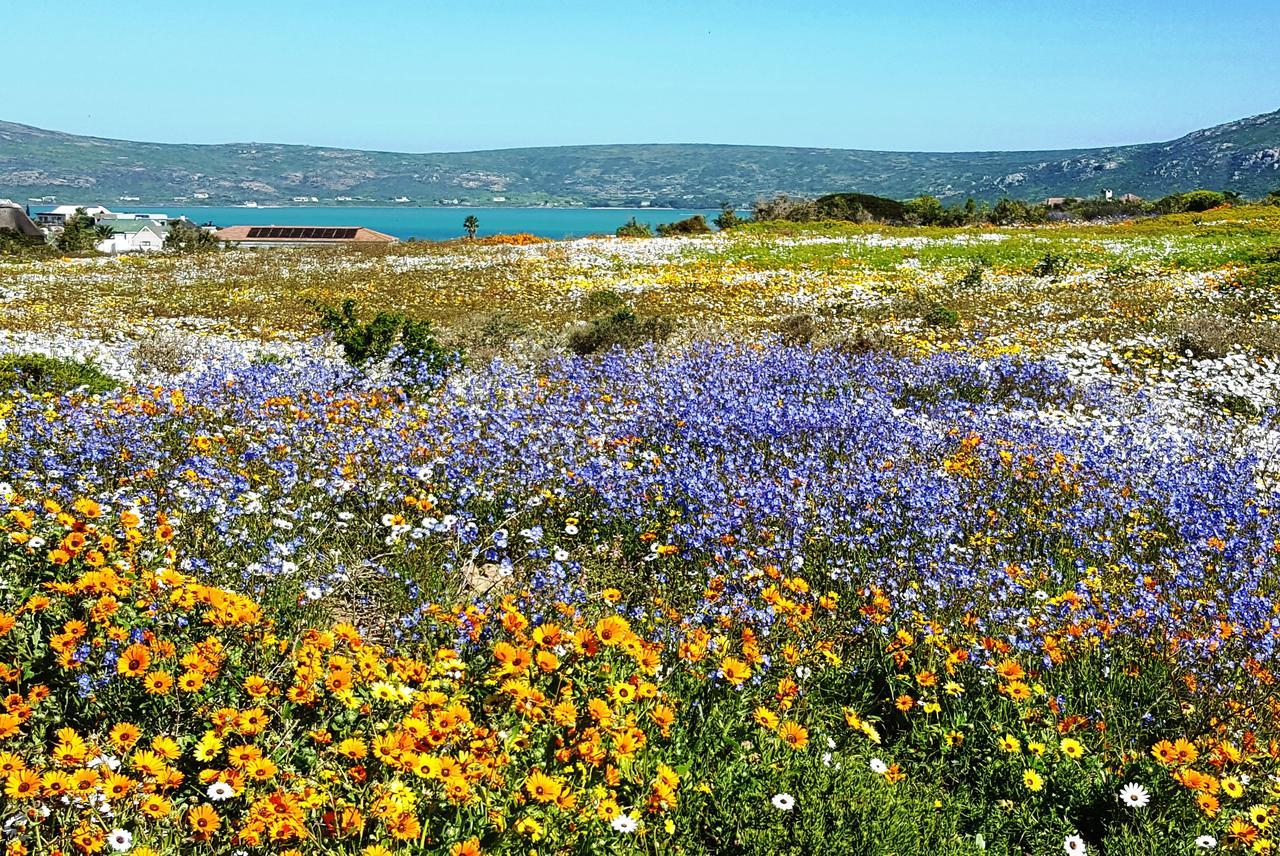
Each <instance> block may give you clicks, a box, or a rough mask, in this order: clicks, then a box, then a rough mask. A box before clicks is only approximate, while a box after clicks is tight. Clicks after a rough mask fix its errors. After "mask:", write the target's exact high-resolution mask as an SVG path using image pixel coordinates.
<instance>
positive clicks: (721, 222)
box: [711, 205, 747, 232]
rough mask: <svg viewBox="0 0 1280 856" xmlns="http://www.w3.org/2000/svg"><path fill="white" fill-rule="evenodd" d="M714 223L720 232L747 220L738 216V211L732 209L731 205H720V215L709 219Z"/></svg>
mask: <svg viewBox="0 0 1280 856" xmlns="http://www.w3.org/2000/svg"><path fill="white" fill-rule="evenodd" d="M711 222H712V223H715V224H716V228H717V229H719V230H720V231H721V232H724V231H726V230H728V229H733V228H735V227H737V226H741V225H742V224H743V223H745V222H747V221H746V220H743V219H742V218H741V217H739V216H738V212H737V211H735V210H734V208H733V206H732V205H722V206H720V216H719V217H717V218H716V219H714V220H712V221H711Z"/></svg>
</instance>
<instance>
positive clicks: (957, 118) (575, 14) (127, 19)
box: [0, 0, 1280, 151]
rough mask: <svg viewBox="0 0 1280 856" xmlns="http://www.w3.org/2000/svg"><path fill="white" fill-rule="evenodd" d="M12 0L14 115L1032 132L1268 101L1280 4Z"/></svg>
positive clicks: (516, 140) (505, 138)
mask: <svg viewBox="0 0 1280 856" xmlns="http://www.w3.org/2000/svg"><path fill="white" fill-rule="evenodd" d="M6 6H12V8H6V9H5V11H4V15H3V17H4V27H5V30H6V34H7V36H8V37H7V38H5V40H4V41H5V43H6V44H7V45H8V46H9V56H10V57H11V58H18V59H25V60H26V61H27V62H29V63H31V64H32V66H33V77H32V79H31V83H30V85H17V84H16V83H15V79H14V78H12V77H10V78H9V81H10V82H9V83H8V84H6V86H5V87H4V92H3V95H0V119H7V120H11V121H17V122H23V123H27V124H32V125H38V126H41V127H47V128H54V129H58V130H66V131H71V132H75V133H85V134H94V135H97V136H104V137H121V138H126V139H135V140H154V141H162V142H233V141H235V142H241V141H245V142H247V141H257V142H287V143H311V144H318V145H333V146H350V147H358V148H373V149H389V150H400V151H452V150H467V149H483V148H500V147H509V146H541V145H566V144H575V143H615V142H710V143H755V144H768V145H800V146H830V147H842V148H870V149H890V150H925V151H957V150H980V149H1032V148H1054V147H1058V148H1061V147H1075V146H1095V145H1108V144H1120V143H1132V142H1147V141H1152V140H1165V139H1171V138H1173V137H1176V136H1179V135H1181V134H1183V133H1185V132H1187V131H1190V130H1194V129H1196V128H1199V127H1203V126H1205V125H1210V124H1216V123H1219V122H1223V121H1228V120H1231V119H1235V118H1240V117H1242V116H1247V115H1253V114H1256V113H1262V112H1268V111H1271V110H1275V109H1277V108H1280V82H1277V77H1276V75H1275V65H1274V61H1275V54H1274V51H1275V45H1276V43H1277V37H1280V2H1276V0H1232V2H1229V3H1219V2H1214V0H1198V2H1184V0H1161V2H1155V1H1154V0H1122V2H1094V1H1093V0H1059V2H1041V0H1021V2H1006V0H947V2H914V3H913V2H896V3H885V2H874V3H864V2H810V3H791V2H781V0H773V2H754V0H738V2H720V0H700V2H695V1H694V0H689V2H683V3H668V2H655V0H641V2H632V3H626V2H624V3H604V2H589V3H579V2H573V0H558V2H539V0H526V2H520V3H501V2H496V3H495V2H487V3H486V2H471V3H468V2H458V0H453V2H447V3H445V2H436V0H414V2H408V1H407V0H406V2H378V0H365V2H355V0H348V2H341V3H338V2H329V0H305V2H302V0H257V1H256V2H243V0H221V2H217V3H160V4H137V3H128V4H124V5H123V6H122V5H119V4H103V3H70V2H66V0H59V1H58V2H54V0H48V2H34V3H32V2H26V3H13V4H6ZM15 48H19V49H20V52H17V51H15ZM99 77H100V82H99V81H98V80H97V78H99Z"/></svg>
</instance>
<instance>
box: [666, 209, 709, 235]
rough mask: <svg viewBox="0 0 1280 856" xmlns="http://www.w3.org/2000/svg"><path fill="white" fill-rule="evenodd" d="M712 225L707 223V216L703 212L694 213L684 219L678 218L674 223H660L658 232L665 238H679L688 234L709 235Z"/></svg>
mask: <svg viewBox="0 0 1280 856" xmlns="http://www.w3.org/2000/svg"><path fill="white" fill-rule="evenodd" d="M710 232H711V227H710V226H708V225H707V218H705V217H703V216H702V215H701V214H694V215H693V216H692V217H689V218H687V219H684V220H677V221H676V222H674V223H659V224H658V234H659V235H660V236H662V237H663V238H679V237H683V236H687V235H707V234H710Z"/></svg>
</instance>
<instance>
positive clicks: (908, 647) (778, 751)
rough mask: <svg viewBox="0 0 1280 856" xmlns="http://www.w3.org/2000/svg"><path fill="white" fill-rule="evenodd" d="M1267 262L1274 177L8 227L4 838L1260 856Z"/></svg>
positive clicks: (146, 844) (1277, 813) (1271, 303)
mask: <svg viewBox="0 0 1280 856" xmlns="http://www.w3.org/2000/svg"><path fill="white" fill-rule="evenodd" d="M1278 289H1280V209H1275V208H1246V207H1242V208H1235V209H1223V210H1216V211H1210V212H1206V213H1204V214H1200V215H1196V216H1194V217H1192V216H1188V215H1180V216H1175V217H1167V218H1158V219H1153V220H1148V221H1142V222H1138V223H1124V224H1117V225H1109V226H1092V227H1087V228H1084V227H1043V228H1035V229H1027V228H1023V229H987V230H976V229H962V230H942V229H890V228H883V227H880V228H875V227H869V226H847V225H846V226H842V225H813V226H800V225H796V224H789V225H780V224H756V225H751V226H747V227H743V228H741V229H735V230H733V231H731V232H728V233H722V234H718V235H714V236H711V237H706V238H689V239H652V240H643V239H637V240H625V239H612V238H608V239H587V240H582V241H573V242H555V243H525V242H519V241H512V242H511V243H498V242H494V243H493V244H492V245H488V246H474V245H467V244H450V245H426V244H405V245H400V246H397V247H393V248H390V249H380V250H372V251H365V250H359V251H357V250H324V251H320V250H312V251H305V250H296V251H295V250H275V251H245V250H232V251H228V252H225V253H215V254H209V255H197V256H168V255H156V256H150V257H141V258H132V257H122V258H116V259H100V258H94V259H65V260H53V261H27V262H24V261H5V260H3V259H0V300H3V305H4V309H5V312H4V320H3V323H2V324H0V326H2V328H3V329H0V351H2V352H3V353H4V354H6V355H8V356H5V357H3V360H5V361H7V362H0V378H4V379H6V380H5V383H6V385H7V387H6V388H5V389H4V390H3V392H0V418H2V419H3V422H2V424H0V530H3V535H2V536H0V539H2V541H3V543H2V544H0V683H2V684H3V689H2V690H0V707H2V711H3V712H0V785H2V787H3V796H0V823H2V824H3V832H2V834H3V842H4V845H5V846H6V847H7V852H8V853H10V854H22V853H54V852H60V853H63V854H75V853H110V852H121V853H123V852H129V853H135V854H172V853H219V854H222V853H228V854H229V853H243V854H261V853H299V854H302V853H329V852H332V853H350V854H363V856H384V854H399V853H405V854H408V853H433V854H434V853H440V854H450V856H461V855H462V854H466V856H475V854H481V853H521V854H525V853H535V852H536V853H542V854H578V853H583V854H622V853H654V854H657V853H664V854H665V853H684V854H737V853H759V854H767V853H790V854H809V853H855V854H856V853H886V854H889V853H893V854H917V853H920V854H924V853H928V854H976V853H997V854H1041V853H1045V854H1049V853H1063V852H1066V853H1109V854H1148V853H1160V854H1166V853H1168V854H1176V853H1196V852H1201V851H1203V850H1215V849H1216V850H1222V851H1225V852H1233V853H1246V852H1251V853H1266V852H1271V851H1272V850H1273V849H1274V848H1275V844H1274V842H1277V841H1280V697H1277V683H1276V677H1277V670H1280V591H1278V589H1277V585H1278V581H1280V517H1278V516H1277V512H1278V510H1280V509H1278V508H1277V505H1278V503H1277V494H1276V490H1277V482H1276V479H1277V476H1278V475H1280V463H1278V462H1277V453H1278V452H1280V434H1278V433H1277V427H1278V425H1277V416H1276V407H1277V405H1278V404H1280V326H1277V325H1278V324H1280V291H1278ZM347 298H352V299H355V300H356V301H357V302H358V305H359V306H360V307H361V309H362V310H363V311H366V312H368V313H372V312H374V311H377V310H395V311H400V312H403V313H405V314H407V315H410V316H412V317H415V318H420V319H427V320H430V321H432V322H433V323H434V325H435V330H436V334H437V335H438V336H439V338H440V341H441V342H442V343H443V344H444V345H445V346H447V348H449V349H450V351H451V352H455V353H456V354H457V357H456V358H454V359H451V360H449V361H447V363H446V364H445V365H444V366H443V367H441V366H439V365H433V366H432V367H430V368H428V367H426V366H424V365H421V364H417V363H414V362H413V361H411V360H404V359H395V353H394V352H393V353H392V358H391V359H388V360H385V361H381V362H377V363H374V362H370V363H366V364H364V365H361V366H359V367H355V366H352V365H351V364H349V362H348V361H347V360H345V359H344V358H343V352H342V351H341V350H340V349H339V348H338V347H337V345H336V344H335V343H334V342H333V341H332V340H330V339H329V338H327V337H326V336H324V335H323V334H322V333H321V331H320V330H319V328H318V327H317V323H316V307H317V306H319V305H333V304H336V303H338V302H339V301H341V300H344V299H347ZM610 313H614V314H613V315H610ZM618 313H624V314H626V315H627V316H628V317H631V316H632V315H634V317H635V318H638V319H656V318H661V319H663V325H661V329H662V330H664V331H667V332H669V335H662V336H658V335H655V336H653V337H652V338H653V339H654V341H645V342H639V341H637V342H628V343H626V344H628V345H630V347H627V348H620V347H619V348H613V349H600V350H599V351H598V352H596V353H592V354H589V355H587V356H579V355H577V354H574V353H571V352H570V351H569V349H567V348H566V341H567V340H571V339H572V336H573V335H574V334H575V331H581V330H583V329H585V328H589V327H590V326H591V325H593V324H596V325H599V324H602V323H605V322H606V321H608V320H609V319H614V320H616V319H617V318H618V317H620V316H619V315H618ZM602 319H604V321H602ZM624 320H625V319H624ZM626 323H627V324H631V323H632V322H631V321H626ZM633 326H634V327H635V329H640V326H639V325H638V324H637V325H633ZM628 329H632V328H630V327H629V328H628ZM645 329H652V330H657V329H659V325H654V326H652V327H650V328H645ZM33 355H34V357H33ZM50 366H57V367H60V368H59V369H58V371H63V370H65V371H66V372H67V373H70V374H72V375H74V377H75V380H73V381H71V382H66V383H54V382H52V381H51V378H55V379H56V377H61V375H57V374H56V373H55V372H52V370H51V369H50V368H49V367H50ZM42 372H43V374H42ZM76 372H79V374H76ZM37 375H38V376H37ZM82 381H83V382H82Z"/></svg>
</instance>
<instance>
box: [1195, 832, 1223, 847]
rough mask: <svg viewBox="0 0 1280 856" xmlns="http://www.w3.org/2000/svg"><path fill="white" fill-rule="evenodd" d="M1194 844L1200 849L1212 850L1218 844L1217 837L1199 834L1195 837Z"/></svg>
mask: <svg viewBox="0 0 1280 856" xmlns="http://www.w3.org/2000/svg"><path fill="white" fill-rule="evenodd" d="M1196 846H1197V847H1199V848H1200V849H1201V850H1212V849H1213V848H1215V847H1217V846H1218V839H1216V838H1214V837H1213V836H1212V835H1201V836H1200V837H1199V838H1197V839H1196Z"/></svg>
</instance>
